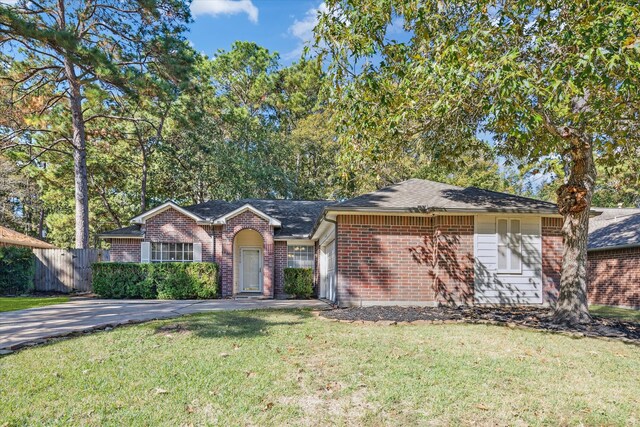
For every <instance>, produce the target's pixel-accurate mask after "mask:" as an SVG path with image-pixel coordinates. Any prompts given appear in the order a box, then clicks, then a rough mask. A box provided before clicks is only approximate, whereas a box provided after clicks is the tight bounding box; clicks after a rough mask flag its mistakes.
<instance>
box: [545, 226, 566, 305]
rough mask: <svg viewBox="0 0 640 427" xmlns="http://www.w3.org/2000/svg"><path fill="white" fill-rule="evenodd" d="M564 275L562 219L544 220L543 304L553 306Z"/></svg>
mask: <svg viewBox="0 0 640 427" xmlns="http://www.w3.org/2000/svg"><path fill="white" fill-rule="evenodd" d="M561 274H562V218H542V302H543V303H546V304H553V303H555V302H556V301H557V299H558V292H559V291H560V275H561Z"/></svg>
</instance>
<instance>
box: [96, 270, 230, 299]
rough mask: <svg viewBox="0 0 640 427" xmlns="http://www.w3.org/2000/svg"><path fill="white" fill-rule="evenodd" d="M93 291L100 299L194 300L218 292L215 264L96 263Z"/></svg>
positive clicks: (212, 295) (208, 296)
mask: <svg viewBox="0 0 640 427" xmlns="http://www.w3.org/2000/svg"><path fill="white" fill-rule="evenodd" d="M93 290H94V292H95V293H96V294H98V295H100V296H102V297H104V298H146V299H153V298H159V299H192V298H193V299H195V298H215V297H216V296H217V295H218V265H217V264H215V263H205V262H193V263H153V264H137V263H116V262H107V263H96V264H94V265H93Z"/></svg>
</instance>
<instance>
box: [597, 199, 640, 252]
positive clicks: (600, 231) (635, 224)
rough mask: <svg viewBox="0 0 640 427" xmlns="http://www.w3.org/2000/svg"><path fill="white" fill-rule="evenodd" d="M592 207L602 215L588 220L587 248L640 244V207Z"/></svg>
mask: <svg viewBox="0 0 640 427" xmlns="http://www.w3.org/2000/svg"><path fill="white" fill-rule="evenodd" d="M593 209H594V210H595V211H601V212H602V215H600V216H596V217H593V218H591V219H590V220H589V243H588V248H589V249H604V248H610V247H619V246H640V209H607V208H593Z"/></svg>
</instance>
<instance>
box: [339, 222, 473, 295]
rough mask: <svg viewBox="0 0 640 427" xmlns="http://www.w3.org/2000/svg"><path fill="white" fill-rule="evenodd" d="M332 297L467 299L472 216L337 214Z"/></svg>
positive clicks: (470, 286)
mask: <svg viewBox="0 0 640 427" xmlns="http://www.w3.org/2000/svg"><path fill="white" fill-rule="evenodd" d="M337 222H338V233H337V238H338V253H337V256H338V300H339V303H340V304H343V305H358V304H360V303H363V304H365V303H389V304H391V303H403V302H406V303H424V304H432V303H437V302H449V303H472V302H473V217H472V216H450V217H408V216H404V217H403V216H374V215H339V216H338V218H337Z"/></svg>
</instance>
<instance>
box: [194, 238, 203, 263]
mask: <svg viewBox="0 0 640 427" xmlns="http://www.w3.org/2000/svg"><path fill="white" fill-rule="evenodd" d="M193 262H202V243H194V244H193Z"/></svg>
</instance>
